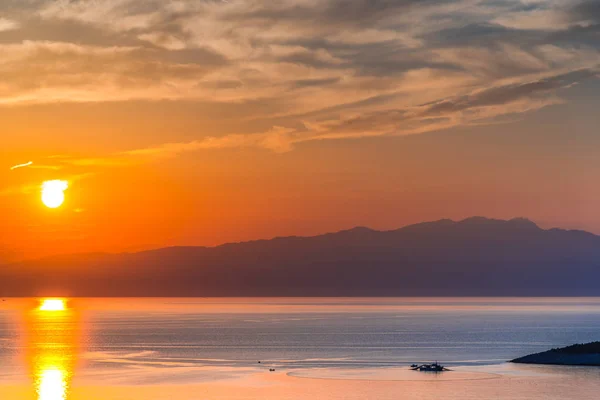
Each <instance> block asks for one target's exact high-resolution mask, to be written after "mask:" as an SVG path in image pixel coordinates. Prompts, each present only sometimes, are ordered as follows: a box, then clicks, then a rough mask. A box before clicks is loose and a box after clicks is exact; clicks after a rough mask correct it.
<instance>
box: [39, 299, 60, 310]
mask: <svg viewBox="0 0 600 400" xmlns="http://www.w3.org/2000/svg"><path fill="white" fill-rule="evenodd" d="M64 310H65V301H64V300H63V299H44V300H42V302H41V304H40V311H64Z"/></svg>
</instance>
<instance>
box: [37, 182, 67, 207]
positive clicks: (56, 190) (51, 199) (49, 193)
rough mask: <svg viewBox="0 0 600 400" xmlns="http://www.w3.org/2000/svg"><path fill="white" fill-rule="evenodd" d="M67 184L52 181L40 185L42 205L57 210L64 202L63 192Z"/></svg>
mask: <svg viewBox="0 0 600 400" xmlns="http://www.w3.org/2000/svg"><path fill="white" fill-rule="evenodd" d="M68 188H69V182H67V181H61V180H54V181H46V182H44V183H43V184H42V203H44V205H45V206H46V207H48V208H58V207H60V206H62V204H63V203H64V202H65V190H67V189H68Z"/></svg>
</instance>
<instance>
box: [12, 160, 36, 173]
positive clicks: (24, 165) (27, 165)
mask: <svg viewBox="0 0 600 400" xmlns="http://www.w3.org/2000/svg"><path fill="white" fill-rule="evenodd" d="M31 165H33V161H29V162H26V163H24V164H17V165H14V166H12V167H10V170H11V171H14V170H15V169H19V168H25V167H29V166H31Z"/></svg>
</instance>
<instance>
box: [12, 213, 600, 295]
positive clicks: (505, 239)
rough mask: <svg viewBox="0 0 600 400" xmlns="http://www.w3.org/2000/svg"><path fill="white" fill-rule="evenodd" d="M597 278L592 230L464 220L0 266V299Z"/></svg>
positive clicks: (367, 291)
mask: <svg viewBox="0 0 600 400" xmlns="http://www.w3.org/2000/svg"><path fill="white" fill-rule="evenodd" d="M599 278H600V237H598V236H596V235H593V234H591V233H588V232H584V231H573V230H563V229H548V230H545V229H541V228H540V227H538V226H537V225H536V224H535V223H533V222H532V221H530V220H528V219H525V218H515V219H511V220H496V219H488V218H484V217H472V218H467V219H465V220H462V221H458V222H455V221H452V220H449V219H444V220H439V221H434V222H424V223H419V224H415V225H409V226H406V227H403V228H400V229H396V230H391V231H377V230H373V229H369V228H365V227H356V228H353V229H349V230H344V231H340V232H336V233H328V234H324V235H319V236H312V237H298V236H291V237H278V238H274V239H270V240H257V241H251V242H241V243H230V244H224V245H221V246H217V247H170V248H163V249H157V250H151V251H144V252H139V253H123V254H80V255H67V256H60V257H51V258H46V259H42V260H37V261H28V262H22V263H18V264H9V265H5V266H4V267H1V268H0V282H2V285H1V286H0V295H2V296H32V295H71V296H585V295H587V296H593V295H600V287H599V286H598V285H597V284H596V282H597V281H598V279H599Z"/></svg>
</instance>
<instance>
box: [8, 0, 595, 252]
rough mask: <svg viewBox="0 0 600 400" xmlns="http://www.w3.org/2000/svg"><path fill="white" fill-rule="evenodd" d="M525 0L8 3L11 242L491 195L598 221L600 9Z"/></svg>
mask: <svg viewBox="0 0 600 400" xmlns="http://www.w3.org/2000/svg"><path fill="white" fill-rule="evenodd" d="M519 4H520V3H519V2H514V3H511V4H510V5H509V4H508V3H507V4H506V5H503V4H495V3H494V4H491V3H485V2H483V3H482V2H473V1H470V0H460V1H456V2H443V1H437V0H432V1H425V2H423V1H420V2H417V1H414V2H413V1H406V2H373V1H367V0H355V1H353V2H352V3H351V4H350V5H349V4H346V3H344V1H341V0H325V1H319V2H316V1H313V0H289V1H276V2H260V1H254V0H248V1H246V0H243V1H242V0H239V1H229V2H219V1H192V0H186V1H160V2H158V1H156V2H154V1H149V2H145V3H144V5H141V4H140V3H139V2H138V3H136V2H133V1H131V0H107V1H106V2H66V1H58V2H53V1H44V0H43V1H40V2H35V3H27V4H23V3H22V2H13V1H8V2H7V3H4V2H3V4H2V5H0V51H2V54H3V60H0V72H1V74H0V121H2V123H1V124H0V138H1V140H2V146H1V148H0V161H1V162H0V261H2V260H14V259H18V258H30V257H38V256H43V255H47V254H57V253H70V252H83V251H109V252H116V251H132V250H139V249H145V248H153V247H162V246H171V245H215V244H219V243H224V242H230V241H240V240H251V239H259V238H270V237H273V236H278V235H311V234H318V233H323V232H327V231H333V230H339V229H345V228H349V227H352V226H356V225H368V226H370V227H373V228H378V229H393V228H397V227H399V226H402V225H405V224H409V223H414V222H419V221H422V220H431V219H440V218H455V219H458V218H463V217H468V216H472V215H484V216H489V217H496V218H511V217H515V216H524V217H529V218H531V219H533V220H534V221H536V222H538V223H540V224H541V225H542V226H545V227H550V226H562V227H569V228H581V229H588V230H591V231H594V232H597V233H600V213H598V212H597V211H596V208H597V204H598V200H600V193H599V191H598V190H597V189H596V186H597V182H598V178H600V176H599V175H600V169H599V167H600V165H599V163H598V161H596V158H597V157H596V154H595V152H594V149H595V148H597V146H598V144H599V143H598V139H597V111H596V110H597V107H598V105H599V104H598V98H599V97H598V96H597V94H598V92H599V90H600V87H599V85H598V80H597V77H598V71H599V65H600V51H599V50H600V48H599V47H598V42H597V40H594V36H593V35H594V27H597V26H599V25H598V24H600V15H598V13H597V12H594V10H595V9H594V8H593V4H592V3H591V2H590V3H588V2H585V1H571V0H569V1H565V2H564V3H561V4H557V3H556V2H552V1H549V0H548V1H542V0H540V1H539V2H535V3H534V4H533V3H531V4H530V2H527V1H523V3H522V4H521V5H519ZM29 161H32V162H33V164H32V165H30V166H27V167H23V168H18V169H14V170H11V167H12V166H15V165H18V164H24V163H27V162H29ZM51 179H63V180H67V181H69V183H70V188H69V189H68V190H67V192H66V195H67V201H66V202H65V204H64V205H63V206H62V207H61V208H59V209H57V210H49V209H47V208H45V207H44V206H43V205H42V203H41V201H40V186H41V184H42V182H44V181H46V180H51Z"/></svg>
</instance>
